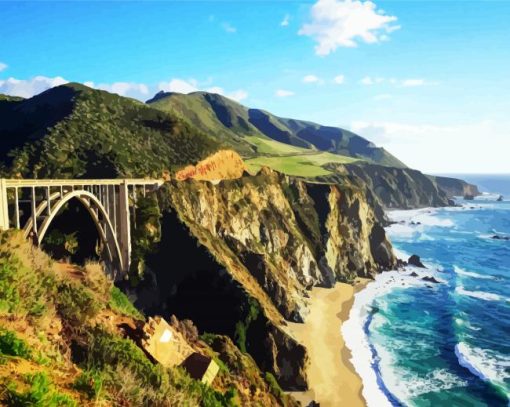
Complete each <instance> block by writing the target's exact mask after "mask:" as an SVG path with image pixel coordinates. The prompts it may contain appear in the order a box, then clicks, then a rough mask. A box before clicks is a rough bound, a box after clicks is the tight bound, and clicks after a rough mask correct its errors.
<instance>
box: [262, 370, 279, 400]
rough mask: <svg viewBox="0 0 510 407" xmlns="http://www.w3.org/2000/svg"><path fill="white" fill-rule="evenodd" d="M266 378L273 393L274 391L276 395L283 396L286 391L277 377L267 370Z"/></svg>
mask: <svg viewBox="0 0 510 407" xmlns="http://www.w3.org/2000/svg"><path fill="white" fill-rule="evenodd" d="M264 378H265V379H266V382H267V384H268V385H269V390H271V393H273V395H275V396H276V397H279V398H281V397H282V396H283V395H284V393H283V390H282V388H281V387H280V385H279V384H278V382H277V380H276V378H275V377H274V376H273V375H272V374H271V373H269V372H266V374H265V375H264Z"/></svg>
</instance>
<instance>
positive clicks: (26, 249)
mask: <svg viewBox="0 0 510 407" xmlns="http://www.w3.org/2000/svg"><path fill="white" fill-rule="evenodd" d="M0 298H1V301H0V326H1V328H0V398H1V400H0V403H2V404H6V405H12V406H17V405H35V406H78V405H80V406H81V405H126V406H130V405H132V406H141V405H159V406H177V405H179V406H181V405H189V406H194V405H197V406H198V405H201V406H236V405H246V403H247V402H254V403H260V404H261V405H275V406H276V405H285V406H292V405H295V402H294V401H293V400H292V399H291V398H289V397H287V396H285V395H284V394H282V393H281V392H279V391H277V389H276V390H275V383H274V381H272V380H271V379H270V378H267V379H266V376H267V375H265V374H263V373H261V372H260V371H259V370H258V368H257V366H256V364H255V363H254V362H253V360H252V359H251V358H250V357H249V356H248V355H246V354H244V353H242V352H240V351H239V350H238V349H237V348H236V347H235V345H234V344H233V343H232V342H231V341H230V340H229V339H228V338H226V337H222V336H217V335H212V334H210V335H206V336H205V337H204V338H202V339H201V338H199V337H198V333H197V330H196V328H194V326H193V324H192V323H191V322H190V321H178V320H176V319H175V318H173V319H172V325H173V326H174V327H175V328H176V329H178V330H180V332H182V333H183V334H184V335H185V337H186V338H187V340H188V342H189V344H190V346H192V348H193V349H195V350H197V351H200V352H201V353H203V354H207V355H210V356H211V357H213V358H215V360H217V361H218V363H219V364H220V366H221V371H220V373H219V375H218V377H217V378H216V379H215V381H214V382H213V385H212V387H209V386H206V385H204V384H202V383H200V382H198V381H196V380H194V379H192V378H190V377H189V376H188V375H187V373H186V372H185V371H184V370H182V369H181V368H178V367H176V368H163V367H162V366H161V365H158V364H157V363H154V362H153V361H152V360H151V359H150V358H149V357H148V356H147V355H146V354H145V353H144V351H143V350H142V349H141V348H140V347H139V343H138V342H137V339H136V335H134V334H133V332H136V330H137V329H138V327H139V326H140V324H143V321H144V316H143V315H142V314H140V312H139V311H138V310H136V308H134V307H133V305H132V304H131V302H130V301H129V300H128V299H127V298H126V297H125V296H124V295H123V294H122V293H121V292H120V291H119V290H118V289H117V288H116V287H114V286H113V285H112V283H111V281H109V280H108V279H107V278H106V276H105V275H104V274H103V270H102V268H101V267H100V266H99V265H97V264H88V265H86V266H85V267H77V266H73V265H66V264H62V263H55V262H53V261H52V260H51V259H50V258H49V257H48V256H47V255H45V254H44V253H43V252H41V251H40V250H39V249H37V248H35V247H33V246H31V245H30V244H29V243H27V242H25V241H23V239H22V236H21V234H20V233H17V232H1V233H0Z"/></svg>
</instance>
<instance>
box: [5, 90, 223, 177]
mask: <svg viewBox="0 0 510 407" xmlns="http://www.w3.org/2000/svg"><path fill="white" fill-rule="evenodd" d="M0 134H1V135H2V142H1V145H0V160H1V161H3V162H4V164H5V167H6V168H4V172H7V173H8V174H9V175H10V176H21V177H25V178H26V177H36V178H44V177H53V178H70V177H81V178H114V177H146V176H156V177H160V176H161V175H162V174H163V173H164V172H165V171H168V170H172V169H175V168H178V167H181V166H184V165H186V164H189V163H192V162H196V161H197V160H199V159H201V158H203V157H205V156H207V155H208V154H210V153H212V152H214V151H216V150H217V149H218V146H219V144H218V142H217V141H215V140H214V139H212V138H210V137H208V136H206V135H205V134H203V133H202V132H201V131H199V130H197V129H196V128H194V127H192V126H191V125H189V124H187V123H185V122H183V121H182V120H180V119H178V118H176V117H175V116H174V115H172V114H170V113H167V112H162V111H160V110H156V109H153V108H151V107H149V106H147V105H145V104H143V103H141V102H138V101H136V100H134V99H129V98H125V97H121V96H118V95H114V94H111V93H108V92H105V91H101V90H95V89H91V88H88V87H86V86H83V85H80V84H67V85H62V86H58V87H56V88H53V89H49V90H47V91H46V92H43V93H41V94H39V95H36V96H34V97H32V98H30V99H23V100H18V99H12V98H5V99H2V100H0Z"/></svg>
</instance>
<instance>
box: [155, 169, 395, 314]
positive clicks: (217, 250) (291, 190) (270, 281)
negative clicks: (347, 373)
mask: <svg viewBox="0 0 510 407" xmlns="http://www.w3.org/2000/svg"><path fill="white" fill-rule="evenodd" d="M165 189H166V191H164V192H162V193H163V194H166V196H167V197H168V198H169V200H170V202H169V204H170V206H171V207H172V208H173V209H174V210H175V211H176V212H177V213H178V215H179V217H180V219H181V220H182V221H183V222H184V223H185V224H186V225H187V226H188V227H189V229H190V231H191V233H192V234H193V235H194V236H196V237H197V239H198V241H199V242H200V243H201V244H203V245H204V246H206V247H207V248H208V250H209V251H210V252H211V253H212V254H213V256H214V257H215V258H216V259H217V260H218V261H219V262H220V263H221V264H223V265H224V266H225V267H226V269H227V270H228V271H229V272H230V273H231V274H232V275H233V277H234V278H235V279H236V280H237V281H239V282H240V283H241V284H243V286H244V287H245V289H246V290H247V291H248V292H249V293H250V294H251V295H252V296H253V297H254V298H257V299H258V300H259V302H260V303H261V305H262V306H263V307H264V309H265V311H266V312H267V314H268V316H270V317H274V319H278V318H279V315H281V316H283V317H284V318H286V319H288V320H291V321H295V322H300V321H302V319H303V315H304V314H305V313H306V295H305V291H306V290H308V289H310V288H311V287H313V286H331V285H332V284H333V283H334V282H335V281H352V280H353V279H354V278H355V277H356V276H363V277H369V276H373V275H374V274H375V273H376V272H377V271H379V270H381V269H383V268H389V267H391V266H393V265H394V264H395V261H396V260H395V257H394V255H393V253H392V251H391V246H390V243H389V242H388V240H387V239H386V236H385V234H384V230H383V228H382V227H381V225H379V224H378V222H377V220H376V217H375V215H374V212H373V210H372V209H371V207H370V205H369V204H368V203H367V201H366V199H365V197H364V194H363V191H362V190H360V189H355V188H351V187H342V186H339V185H325V184H308V183H305V182H303V181H298V180H294V179H291V178H289V177H286V176H283V175H281V174H278V173H276V172H274V171H272V170H269V169H263V170H262V171H261V172H260V173H259V174H258V175H256V176H246V177H243V178H241V179H238V180H230V181H223V182H221V183H220V184H218V185H213V184H211V183H208V182H194V181H186V182H172V183H169V184H167V186H166V187H165Z"/></svg>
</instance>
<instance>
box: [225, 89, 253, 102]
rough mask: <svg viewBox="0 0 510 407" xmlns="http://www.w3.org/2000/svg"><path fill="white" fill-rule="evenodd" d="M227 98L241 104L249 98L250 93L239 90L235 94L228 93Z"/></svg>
mask: <svg viewBox="0 0 510 407" xmlns="http://www.w3.org/2000/svg"><path fill="white" fill-rule="evenodd" d="M226 96H227V97H228V98H230V99H233V100H235V101H236V102H240V101H241V100H244V99H246V98H247V97H248V92H246V91H245V90H242V89H239V90H235V91H233V92H230V93H227V94H226Z"/></svg>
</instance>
